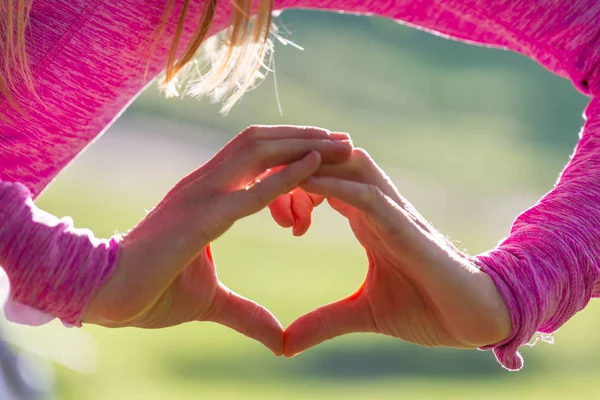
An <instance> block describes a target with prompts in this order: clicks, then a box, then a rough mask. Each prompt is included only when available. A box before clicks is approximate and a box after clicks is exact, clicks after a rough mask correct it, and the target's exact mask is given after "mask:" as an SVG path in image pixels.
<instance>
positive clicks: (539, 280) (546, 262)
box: [475, 99, 600, 370]
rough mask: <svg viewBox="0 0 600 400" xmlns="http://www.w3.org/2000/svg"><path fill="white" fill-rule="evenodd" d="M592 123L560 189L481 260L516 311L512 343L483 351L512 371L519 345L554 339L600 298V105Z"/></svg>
mask: <svg viewBox="0 0 600 400" xmlns="http://www.w3.org/2000/svg"><path fill="white" fill-rule="evenodd" d="M586 119H587V121H586V123H585V126H584V128H583V129H582V131H581V133H580V136H581V138H580V140H579V143H578V144H577V148H576V149H575V153H574V154H573V156H572V159H571V161H570V162H569V163H568V164H567V166H566V168H565V169H564V171H563V172H562V174H561V176H560V178H559V180H558V183H557V184H556V186H555V188H554V189H553V190H552V191H550V192H549V193H547V194H546V195H545V196H544V197H543V198H542V199H541V200H540V201H539V202H538V204H536V205H535V206H533V207H532V208H530V209H528V210H526V211H525V212H524V213H523V214H521V215H520V216H519V217H518V218H517V220H516V221H515V223H514V225H513V227H512V229H511V233H510V235H509V237H508V238H506V239H504V240H503V241H502V242H501V243H500V244H499V245H498V246H497V247H496V248H495V249H493V250H491V251H489V252H486V253H484V254H481V255H479V256H478V257H476V258H475V262H476V263H477V264H478V265H479V266H480V267H481V268H482V269H483V270H484V271H485V272H487V273H488V274H489V275H490V276H491V277H492V279H493V280H494V282H495V284H496V286H497V287H498V289H499V291H500V292H501V294H502V296H503V297H504V299H505V301H506V303H507V305H508V307H509V309H510V313H511V318H512V332H511V334H510V336H509V337H508V338H507V339H506V340H504V341H503V342H501V343H497V344H495V345H492V346H487V347H485V348H484V349H493V351H494V353H495V354H496V357H497V359H498V361H499V362H500V363H501V364H502V365H503V366H504V367H505V368H507V369H509V370H517V369H520V368H521V367H522V366H523V359H522V357H521V355H520V354H519V353H518V348H519V347H520V346H521V345H523V344H526V343H528V342H529V341H530V340H531V339H532V338H533V336H534V335H536V333H541V334H551V333H554V332H555V331H556V330H557V329H558V328H560V327H561V326H562V325H563V324H564V323H565V322H566V321H567V320H569V319H570V318H571V317H572V316H573V315H574V314H575V313H577V312H578V311H581V310H582V309H583V308H584V307H585V306H586V305H587V303H588V302H589V300H590V299H591V298H592V297H598V296H599V295H600V290H599V288H598V287H597V283H598V279H599V277H600V228H599V227H600V99H594V100H592V102H591V103H590V105H589V106H588V108H587V110H586Z"/></svg>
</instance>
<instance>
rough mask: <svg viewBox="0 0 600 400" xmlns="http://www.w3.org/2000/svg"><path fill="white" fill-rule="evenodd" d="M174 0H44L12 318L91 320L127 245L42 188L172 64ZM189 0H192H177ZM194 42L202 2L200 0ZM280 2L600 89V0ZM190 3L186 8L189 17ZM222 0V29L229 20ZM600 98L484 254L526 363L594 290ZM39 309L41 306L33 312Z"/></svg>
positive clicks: (599, 266)
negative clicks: (476, 48)
mask: <svg viewBox="0 0 600 400" xmlns="http://www.w3.org/2000/svg"><path fill="white" fill-rule="evenodd" d="M164 3H165V1H164V0H33V10H32V14H31V25H30V29H29V30H28V37H27V40H28V49H29V52H30V62H31V66H32V69H33V74H34V77H35V80H36V88H37V94H38V96H39V97H40V98H41V100H42V103H41V104H40V103H39V102H37V101H35V100H34V99H32V98H24V99H22V103H23V105H24V108H25V111H26V114H25V115H26V116H23V115H20V114H18V113H17V112H15V111H13V110H12V109H10V107H9V106H8V104H7V103H6V101H4V100H1V101H2V102H1V103H0V107H1V108H0V113H1V114H3V115H7V116H8V120H9V121H10V122H1V121H0V164H1V165H2V168H1V170H0V217H1V218H2V221H3V223H2V226H0V264H2V265H3V267H4V269H5V271H6V272H7V275H8V276H9V278H10V281H11V284H12V288H11V294H10V300H9V303H8V307H7V315H9V317H10V318H11V319H13V320H16V321H19V322H22V323H30V324H31V323H42V322H45V321H47V320H48V319H51V318H53V317H58V318H61V319H62V320H63V322H65V323H67V324H80V320H81V315H82V313H83V311H84V310H85V307H86V305H87V304H88V303H89V300H90V298H91V296H92V294H93V293H94V291H95V289H96V288H97V287H99V286H100V285H101V284H102V282H103V281H104V279H106V277H107V276H109V275H110V273H111V272H112V270H113V269H114V267H115V264H116V261H117V256H118V241H117V240H115V239H111V240H98V239H95V238H93V236H92V235H91V233H89V232H87V231H81V230H77V229H74V228H73V227H72V223H71V221H68V220H58V219H56V218H54V217H52V216H49V215H47V214H46V213H44V212H43V211H41V210H39V209H37V208H36V207H35V205H34V204H33V202H32V201H31V199H32V198H35V197H36V196H38V195H39V194H40V192H41V191H42V190H43V189H44V188H45V187H46V186H47V185H48V184H49V183H50V182H51V181H52V179H54V177H55V176H56V175H57V174H58V173H59V172H60V171H61V170H62V169H63V168H64V167H65V166H66V165H67V164H68V163H69V162H70V161H72V160H73V158H75V157H76V156H77V154H79V153H80V152H81V151H83V150H84V148H85V147H86V146H87V145H89V144H90V143H91V142H92V141H93V140H94V139H96V138H97V137H98V136H99V135H100V134H101V133H102V132H103V131H105V130H106V129H107V128H108V126H109V125H110V124H111V122H112V121H114V120H115V119H116V118H117V117H118V116H119V114H120V113H121V112H122V111H123V110H124V109H125V108H126V107H127V105H128V104H130V103H131V102H132V101H133V99H134V98H135V97H136V95H137V94H138V93H140V92H141V91H142V90H143V89H144V87H145V86H146V85H147V84H148V82H149V81H150V79H152V78H154V77H155V76H156V75H157V73H158V72H159V71H160V70H161V68H162V66H163V65H164V59H165V52H166V49H167V48H168V45H169V43H170V38H171V37H172V33H173V28H174V26H175V25H174V19H173V20H172V21H171V23H170V24H169V26H168V29H167V33H166V35H165V37H164V40H163V41H162V42H161V43H160V45H159V47H158V49H157V51H156V52H155V53H154V57H153V59H152V60H150V64H149V74H148V75H147V76H144V74H143V70H144V67H145V66H146V62H147V54H146V53H145V52H144V49H145V48H146V47H145V44H146V43H147V40H148V38H150V37H151V36H152V34H153V32H154V29H155V27H156V26H157V24H158V23H159V21H160V18H161V15H162V13H163V11H164ZM177 3H178V7H179V6H181V3H182V1H180V0H178V1H177ZM192 3H193V4H192V7H191V10H190V12H191V14H190V18H189V23H188V25H187V27H186V29H185V32H184V39H185V40H183V42H182V46H183V45H184V44H185V43H187V39H188V38H189V37H190V34H191V33H192V31H193V28H194V27H195V21H197V17H198V15H199V13H200V10H201V1H200V0H199V1H197V2H192ZM275 8H276V9H285V8H312V9H320V10H343V11H346V12H353V13H364V14H377V15H381V16H384V17H389V18H392V19H396V20H398V21H401V22H403V23H405V24H408V25H411V26H415V27H417V28H421V29H425V30H428V31H430V32H432V33H434V34H438V35H442V36H446V37H449V38H454V39H458V40H463V41H468V42H470V43H473V44H482V45H487V46H494V47H500V48H507V49H511V50H514V51H516V52H519V53H522V54H524V55H527V56H529V57H531V58H533V59H535V60H537V61H538V62H539V63H540V64H542V65H543V66H544V67H546V68H547V69H549V70H551V71H553V72H554V73H556V74H558V75H560V76H563V77H566V78H568V79H570V80H571V81H572V82H573V84H574V85H575V87H576V88H577V89H578V90H580V91H581V92H583V93H585V94H587V95H589V96H590V97H592V98H594V96H595V95H596V94H598V93H599V91H600V79H599V78H600V75H599V69H600V66H599V64H598V62H599V61H600V54H599V53H600V45H599V44H600V43H599V42H600V28H598V26H599V25H598V21H600V1H594V0H410V1H409V0H398V1H386V0H374V1H364V0H329V1H328V0H275ZM177 11H178V8H177V10H176V13H175V14H177ZM228 17H229V1H226V0H220V1H219V7H218V9H217V12H216V16H215V20H214V25H213V28H212V32H211V33H215V32H217V31H220V30H222V29H223V28H225V27H226V24H227V22H228ZM599 107H600V105H598V101H597V100H595V99H594V100H592V103H591V105H590V107H588V110H587V118H588V121H587V124H586V127H585V128H584V130H583V131H582V133H581V135H582V139H581V141H580V144H579V146H578V149H577V151H576V153H575V154H574V157H573V159H572V161H571V162H570V163H569V165H568V166H567V169H566V170H565V172H564V173H563V175H562V177H561V180H560V182H559V184H558V185H557V187H556V188H555V189H554V190H553V191H552V192H550V193H549V194H548V195H547V196H545V197H544V199H542V201H541V202H540V203H539V204H538V205H536V206H535V207H533V208H532V209H530V210H528V211H527V212H526V213H524V214H523V215H522V216H520V217H519V219H518V220H517V222H516V223H515V225H514V227H513V230H512V232H511V235H510V236H509V238H507V239H506V241H505V242H502V243H500V244H499V246H498V247H497V248H496V249H493V250H491V251H490V252H488V253H486V254H484V255H481V256H479V257H476V258H475V259H474V261H475V262H477V263H478V264H479V265H480V266H481V268H483V269H484V270H486V271H487V272H488V273H490V275H491V276H492V277H493V279H494V281H495V282H496V285H497V286H498V288H499V289H500V291H501V292H502V295H503V296H504V298H505V300H506V302H507V304H508V305H509V307H510V311H511V315H512V319H513V332H512V335H511V337H510V338H509V339H507V340H506V341H505V342H503V343H500V344H496V345H494V346H491V347H493V349H494V351H495V353H496V356H497V357H498V358H499V360H500V362H501V363H502V364H503V365H504V366H505V367H507V368H509V369H518V368H520V366H521V365H522V360H521V359H520V356H519V355H518V353H517V349H518V347H519V346H520V345H521V344H523V343H526V342H528V341H529V340H530V339H531V337H532V336H533V335H534V334H535V333H536V332H537V331H541V332H553V331H555V330H556V329H557V328H558V327H560V325H561V324H563V323H564V322H565V321H566V320H567V319H568V318H570V317H571V316H572V315H573V314H574V313H575V312H577V311H579V310H581V309H582V308H583V307H584V306H585V305H586V304H587V302H588V301H589V299H590V297H591V296H592V292H593V289H594V287H595V285H596V282H597V280H598V271H599V270H600V248H598V247H599V246H598V244H597V243H599V240H600V230H599V229H598V228H597V227H598V226H600V224H599V223H600V207H598V204H600V178H597V177H598V176H600V110H599ZM32 308H34V309H35V310H37V311H34V310H32Z"/></svg>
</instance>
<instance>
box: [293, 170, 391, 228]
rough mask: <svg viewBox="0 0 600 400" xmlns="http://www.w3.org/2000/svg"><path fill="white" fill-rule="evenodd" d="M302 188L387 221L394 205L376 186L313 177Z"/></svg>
mask: <svg viewBox="0 0 600 400" xmlns="http://www.w3.org/2000/svg"><path fill="white" fill-rule="evenodd" d="M300 187H301V188H302V189H304V190H306V191H307V192H309V193H315V194H318V195H321V196H325V197H327V198H334V199H337V200H340V201H342V202H344V203H346V204H348V205H350V206H352V207H354V208H356V209H359V210H361V211H363V212H365V213H366V214H368V215H371V216H375V217H378V218H380V219H384V220H385V219H386V217H389V212H390V211H391V208H399V207H393V205H394V203H393V202H392V201H390V200H389V199H388V198H387V196H386V195H385V193H383V192H382V191H381V190H380V189H379V187H377V186H375V185H369V184H365V183H360V182H354V181H347V180H343V179H339V178H331V177H315V176H312V177H310V178H308V179H307V180H306V181H304V182H303V183H302V184H301V185H300Z"/></svg>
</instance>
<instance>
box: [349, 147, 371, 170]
mask: <svg viewBox="0 0 600 400" xmlns="http://www.w3.org/2000/svg"><path fill="white" fill-rule="evenodd" d="M353 159H354V160H355V162H356V163H357V164H358V165H361V166H362V165H367V164H371V163H372V161H373V160H372V158H371V156H370V155H369V153H368V152H367V151H366V150H365V149H363V148H361V147H357V148H355V149H354V154H353Z"/></svg>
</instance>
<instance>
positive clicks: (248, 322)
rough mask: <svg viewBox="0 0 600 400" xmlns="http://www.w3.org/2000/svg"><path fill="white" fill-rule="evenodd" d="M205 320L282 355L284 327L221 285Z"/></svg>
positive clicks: (267, 313) (263, 311)
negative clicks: (255, 341) (234, 331)
mask: <svg viewBox="0 0 600 400" xmlns="http://www.w3.org/2000/svg"><path fill="white" fill-rule="evenodd" d="M202 319H203V320H205V321H213V322H216V323H218V324H221V325H224V326H227V327H229V328H231V329H234V330H236V331H237V332H239V333H241V334H242V335H245V336H248V337H249V338H252V339H254V340H257V341H259V342H260V343H262V344H263V345H265V346H266V347H267V348H268V349H269V350H271V351H272V352H273V353H274V354H275V355H276V356H280V355H282V354H283V327H282V325H281V323H279V321H278V320H277V318H275V316H274V315H273V314H271V313H270V312H269V311H268V310H267V309H266V308H265V307H263V306H261V305H260V304H258V303H256V302H254V301H252V300H249V299H247V298H245V297H243V296H240V295H239V294H237V293H235V292H233V291H231V290H230V289H228V288H227V287H225V286H223V285H222V284H221V285H219V287H218V288H217V291H216V292H215V297H214V299H213V302H212V304H211V308H210V309H209V311H208V312H207V314H206V316H205V317H204V318H202Z"/></svg>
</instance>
